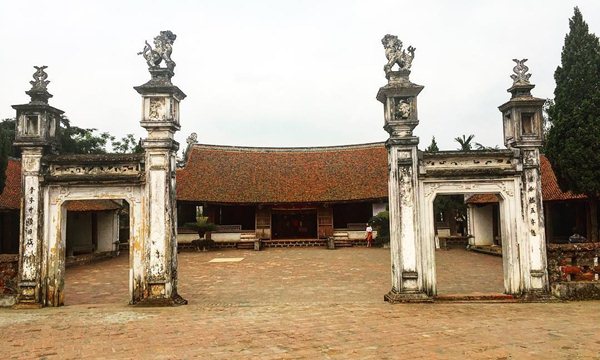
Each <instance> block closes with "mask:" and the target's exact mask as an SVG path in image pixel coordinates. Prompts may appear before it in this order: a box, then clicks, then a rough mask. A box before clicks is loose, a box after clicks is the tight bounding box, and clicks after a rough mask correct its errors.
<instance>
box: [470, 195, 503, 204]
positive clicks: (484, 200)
mask: <svg viewBox="0 0 600 360" xmlns="http://www.w3.org/2000/svg"><path fill="white" fill-rule="evenodd" d="M499 201H500V198H499V197H498V195H496V194H475V195H473V196H471V197H469V198H468V199H467V204H492V203H497V202H499Z"/></svg>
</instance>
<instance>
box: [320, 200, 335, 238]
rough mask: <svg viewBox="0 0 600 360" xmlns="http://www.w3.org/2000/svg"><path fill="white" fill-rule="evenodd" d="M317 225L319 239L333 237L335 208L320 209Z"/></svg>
mask: <svg viewBox="0 0 600 360" xmlns="http://www.w3.org/2000/svg"><path fill="white" fill-rule="evenodd" d="M317 224H318V229H319V230H318V233H319V239H326V238H327V237H329V236H333V208H331V207H327V208H320V209H318V210H317Z"/></svg>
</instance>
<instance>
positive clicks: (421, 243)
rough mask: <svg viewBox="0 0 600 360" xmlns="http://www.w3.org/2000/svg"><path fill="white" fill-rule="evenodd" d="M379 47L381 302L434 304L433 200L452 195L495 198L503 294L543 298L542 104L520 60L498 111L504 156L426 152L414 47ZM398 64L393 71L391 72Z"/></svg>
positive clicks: (388, 43) (389, 43)
mask: <svg viewBox="0 0 600 360" xmlns="http://www.w3.org/2000/svg"><path fill="white" fill-rule="evenodd" d="M382 43H383V45H384V48H385V49H386V57H387V58H388V60H390V62H389V63H388V64H387V65H386V66H385V67H384V71H385V73H386V78H387V80H388V83H387V84H386V85H385V86H383V87H381V88H380V89H379V92H378V93H377V100H379V101H380V102H381V103H383V105H384V119H385V126H384V129H385V130H386V131H387V132H388V133H389V134H390V138H389V139H388V141H387V142H386V146H387V149H388V170H389V176H388V192H389V209H390V253H391V260H392V261H391V263H392V266H391V275H392V288H391V290H390V292H389V293H388V294H386V295H385V300H387V301H389V302H392V303H395V302H412V301H431V299H432V297H433V296H434V295H435V294H436V291H437V287H436V274H435V255H434V245H433V244H434V239H433V219H432V216H433V211H432V210H433V199H434V198H435V196H436V195H438V194H457V193H462V194H464V193H473V194H476V193H492V194H499V195H500V197H501V198H502V201H501V212H502V218H503V220H502V233H503V236H504V237H505V239H506V241H503V245H502V246H503V250H504V252H503V253H504V254H505V256H504V260H503V262H504V270H503V271H504V287H505V291H506V292H507V293H508V294H513V295H523V296H540V295H543V294H545V293H547V291H548V273H547V264H546V244H545V234H544V217H543V207H542V206H543V205H542V193H541V181H540V167H539V150H540V148H541V146H542V144H543V127H542V123H543V121H542V120H543V119H542V105H543V104H544V102H545V100H544V99H539V98H535V97H533V96H532V95H531V89H533V87H534V85H532V84H530V82H529V78H530V76H531V75H530V74H527V70H528V68H527V67H526V66H523V63H524V62H525V60H515V61H516V62H517V66H515V68H514V69H513V70H514V71H515V74H514V75H512V76H511V78H512V79H513V81H514V82H513V85H512V86H511V87H510V88H509V89H508V91H509V92H510V93H511V95H512V96H511V99H510V100H509V101H508V102H506V103H504V104H502V105H501V106H500V107H499V110H500V111H501V112H502V124H503V130H504V145H505V146H506V148H507V149H506V150H496V149H487V151H448V152H434V153H423V152H420V151H418V149H417V146H418V144H419V138H418V137H416V136H414V135H413V130H414V129H415V127H416V126H417V125H418V124H419V118H418V112H417V96H418V95H419V93H420V92H421V91H422V90H423V88H424V87H423V86H421V85H417V84H414V83H412V82H411V81H410V79H409V75H410V68H411V64H412V60H413V58H414V48H412V47H408V49H409V52H408V53H407V52H406V51H403V50H402V49H401V42H400V41H399V40H398V38H397V37H396V36H393V35H386V36H385V37H384V38H383V40H382ZM399 44H400V46H398V45H399ZM396 65H397V66H398V70H392V67H393V66H396Z"/></svg>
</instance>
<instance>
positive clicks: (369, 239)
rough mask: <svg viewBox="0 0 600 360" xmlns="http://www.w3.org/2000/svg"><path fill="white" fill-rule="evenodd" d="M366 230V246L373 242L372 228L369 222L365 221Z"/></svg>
mask: <svg viewBox="0 0 600 360" xmlns="http://www.w3.org/2000/svg"><path fill="white" fill-rule="evenodd" d="M365 231H366V232H367V234H366V236H365V240H367V247H371V243H372V242H373V228H372V227H371V225H369V223H367V228H366V230H365Z"/></svg>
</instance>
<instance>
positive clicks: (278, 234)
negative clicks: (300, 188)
mask: <svg viewBox="0 0 600 360" xmlns="http://www.w3.org/2000/svg"><path fill="white" fill-rule="evenodd" d="M272 226H273V239H316V238H317V210H282V211H276V210H274V211H273V214H272Z"/></svg>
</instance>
